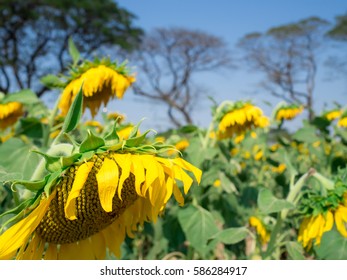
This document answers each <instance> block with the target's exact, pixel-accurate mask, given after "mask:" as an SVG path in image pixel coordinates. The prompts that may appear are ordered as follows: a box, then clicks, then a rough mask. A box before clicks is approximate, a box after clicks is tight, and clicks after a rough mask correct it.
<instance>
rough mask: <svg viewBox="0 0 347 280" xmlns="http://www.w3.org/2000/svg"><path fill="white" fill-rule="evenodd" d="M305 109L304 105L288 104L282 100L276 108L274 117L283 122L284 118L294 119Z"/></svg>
mask: <svg viewBox="0 0 347 280" xmlns="http://www.w3.org/2000/svg"><path fill="white" fill-rule="evenodd" d="M303 110H304V106H302V105H297V104H291V105H288V104H286V103H285V102H281V103H280V104H279V105H278V106H277V107H276V109H275V112H274V118H275V120H276V121H278V122H281V123H282V122H283V121H284V120H292V119H294V118H296V117H297V116H298V115H300V114H301V113H302V112H303Z"/></svg>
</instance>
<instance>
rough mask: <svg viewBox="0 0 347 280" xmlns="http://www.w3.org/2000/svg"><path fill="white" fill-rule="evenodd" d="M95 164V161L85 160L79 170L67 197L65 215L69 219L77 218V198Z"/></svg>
mask: <svg viewBox="0 0 347 280" xmlns="http://www.w3.org/2000/svg"><path fill="white" fill-rule="evenodd" d="M93 166H94V162H85V163H83V164H82V165H81V166H80V167H79V168H78V170H77V173H76V176H75V180H74V182H73V185H72V188H71V192H70V194H69V196H68V198H67V201H66V204H65V208H64V211H65V217H66V218H68V219H69V220H75V219H77V217H76V214H75V210H76V209H75V208H76V206H75V202H76V198H77V197H78V196H79V195H80V191H81V189H82V188H83V186H84V184H85V182H86V181H87V178H88V175H89V172H90V170H91V169H92V167H93Z"/></svg>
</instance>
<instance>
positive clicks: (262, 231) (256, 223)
mask: <svg viewBox="0 0 347 280" xmlns="http://www.w3.org/2000/svg"><path fill="white" fill-rule="evenodd" d="M248 222H249V225H250V226H251V227H254V228H255V230H256V232H257V234H258V235H259V237H260V241H261V244H262V245H265V244H266V243H268V242H269V240H270V234H269V232H268V231H267V230H266V228H265V226H264V224H263V223H262V221H261V220H260V219H259V218H257V217H254V216H252V217H250V218H249V221H248Z"/></svg>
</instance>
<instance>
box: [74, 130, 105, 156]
mask: <svg viewBox="0 0 347 280" xmlns="http://www.w3.org/2000/svg"><path fill="white" fill-rule="evenodd" d="M101 146H105V141H104V139H102V138H100V137H98V136H95V135H94V134H93V132H91V131H90V130H88V136H87V138H86V139H84V140H83V142H82V143H81V146H80V153H85V152H88V151H92V150H96V149H97V148H99V147H101Z"/></svg>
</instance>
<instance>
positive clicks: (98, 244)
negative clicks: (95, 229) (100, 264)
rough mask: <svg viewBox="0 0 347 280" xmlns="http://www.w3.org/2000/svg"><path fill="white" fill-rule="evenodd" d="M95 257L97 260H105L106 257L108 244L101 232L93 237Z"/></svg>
mask: <svg viewBox="0 0 347 280" xmlns="http://www.w3.org/2000/svg"><path fill="white" fill-rule="evenodd" d="M91 240H92V248H93V252H94V256H95V258H96V259H97V260H104V259H105V257H106V243H105V238H104V235H103V234H102V233H101V232H99V233H97V234H94V235H92V236H91Z"/></svg>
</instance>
